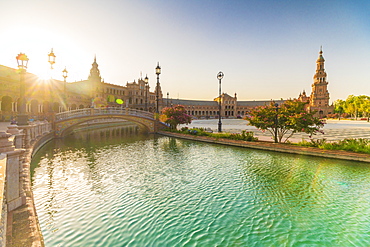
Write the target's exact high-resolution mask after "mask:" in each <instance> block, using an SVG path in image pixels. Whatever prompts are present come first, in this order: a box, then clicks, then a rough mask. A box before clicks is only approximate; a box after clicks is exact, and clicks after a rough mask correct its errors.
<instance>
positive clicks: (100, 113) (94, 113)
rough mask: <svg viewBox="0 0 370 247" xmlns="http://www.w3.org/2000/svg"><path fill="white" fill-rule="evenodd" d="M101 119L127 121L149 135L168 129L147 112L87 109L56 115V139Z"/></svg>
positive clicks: (126, 109) (122, 109)
mask: <svg viewBox="0 0 370 247" xmlns="http://www.w3.org/2000/svg"><path fill="white" fill-rule="evenodd" d="M99 119H101V120H104V119H117V120H119V119H122V120H127V121H130V122H134V123H136V124H138V125H139V126H141V127H144V128H145V129H146V130H147V131H148V132H149V133H154V132H156V131H157V130H159V129H162V128H164V127H166V125H165V124H164V123H162V122H159V121H156V120H155V118H154V115H153V113H151V112H147V111H141V110H136V109H130V108H102V109H95V108H85V109H78V110H73V111H67V112H61V113H58V114H55V119H54V124H55V125H54V130H55V137H62V136H63V135H65V134H66V133H67V132H68V131H69V130H71V129H73V128H75V127H76V126H78V125H80V124H83V123H86V122H90V121H92V120H99Z"/></svg>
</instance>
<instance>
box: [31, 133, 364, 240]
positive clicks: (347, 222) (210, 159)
mask: <svg viewBox="0 0 370 247" xmlns="http://www.w3.org/2000/svg"><path fill="white" fill-rule="evenodd" d="M33 166H37V167H36V168H35V169H34V173H33V191H34V197H35V204H36V208H37V214H38V216H39V221H40V225H41V228H42V232H43V235H44V238H45V244H46V246H370V166H369V165H364V164H361V163H354V162H343V161H338V160H329V159H319V158H312V157H306V156H298V155H287V154H280V153H274V152H265V151H256V150H251V149H242V148H233V147H227V146H217V145H210V144H205V143H200V142H191V141H184V140H180V139H173V138H168V137H158V136H143V135H136V134H135V133H134V134H132V135H126V136H122V135H120V134H118V135H116V136H115V137H114V135H113V136H112V134H110V136H108V137H102V135H88V136H82V135H81V136H80V135H77V136H70V137H68V138H66V139H64V140H58V141H57V142H50V143H48V144H47V145H46V146H44V147H43V148H42V149H41V150H40V151H39V152H38V153H37V155H36V156H35V157H34V159H33Z"/></svg>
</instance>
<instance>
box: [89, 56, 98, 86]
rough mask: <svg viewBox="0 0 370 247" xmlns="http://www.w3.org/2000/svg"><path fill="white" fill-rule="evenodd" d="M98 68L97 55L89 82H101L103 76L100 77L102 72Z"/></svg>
mask: <svg viewBox="0 0 370 247" xmlns="http://www.w3.org/2000/svg"><path fill="white" fill-rule="evenodd" d="M98 67H99V65H98V63H97V62H96V55H95V56H94V62H93V63H92V67H91V69H90V75H89V80H91V81H94V82H101V76H100V71H99V68H98Z"/></svg>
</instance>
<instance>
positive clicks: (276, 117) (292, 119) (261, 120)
mask: <svg viewBox="0 0 370 247" xmlns="http://www.w3.org/2000/svg"><path fill="white" fill-rule="evenodd" d="M305 104H306V103H305V102H300V101H298V100H287V101H285V102H284V103H283V104H281V105H280V106H279V107H278V109H276V107H275V104H274V102H271V103H270V104H269V105H266V106H260V107H256V108H254V109H252V110H251V111H249V115H248V116H247V117H246V118H245V119H246V120H248V121H249V125H251V126H255V127H256V128H258V129H260V130H262V131H266V130H267V131H269V132H270V133H271V135H272V137H273V139H275V136H276V139H275V140H277V141H278V142H279V143H281V142H282V141H283V138H285V140H284V142H286V141H287V140H288V139H289V138H290V137H291V136H292V135H293V134H294V133H297V132H304V133H307V134H310V135H313V134H316V133H317V132H322V131H321V130H320V128H321V127H323V126H324V123H323V122H322V121H321V120H320V119H319V118H317V117H314V116H313V115H314V114H315V112H307V111H306V110H305Z"/></svg>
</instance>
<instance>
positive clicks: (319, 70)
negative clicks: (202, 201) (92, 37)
mask: <svg viewBox="0 0 370 247" xmlns="http://www.w3.org/2000/svg"><path fill="white" fill-rule="evenodd" d="M322 53H323V52H322V49H320V52H319V58H318V59H317V61H316V64H317V67H316V73H315V75H314V77H313V79H314V82H313V84H312V93H311V95H310V96H307V95H306V92H305V91H303V92H302V93H301V94H300V95H299V97H298V100H300V101H303V102H307V110H314V111H317V116H319V117H325V116H327V115H328V114H331V113H332V112H333V106H331V105H329V99H330V98H329V92H328V89H327V86H328V81H327V79H326V78H327V74H326V72H325V69H324V62H325V59H324V57H323V56H322ZM24 83H25V89H26V90H25V99H24V102H25V104H26V107H25V111H26V114H27V115H28V117H29V118H30V119H45V118H47V119H50V118H51V116H52V115H53V114H55V113H58V112H62V111H71V110H76V109H82V108H90V107H95V108H101V107H129V108H134V109H138V110H146V111H149V112H153V113H154V112H156V95H157V92H158V108H159V111H160V110H161V109H162V108H163V107H166V106H173V105H183V106H184V107H185V109H186V110H187V112H188V114H189V115H191V116H193V117H194V118H217V117H218V114H219V105H218V104H219V102H221V116H222V117H223V118H237V117H244V116H245V115H246V114H247V112H248V110H249V109H251V108H253V107H256V106H263V105H266V104H269V103H270V102H271V101H272V100H253V101H238V99H237V94H236V93H235V94H234V96H230V95H229V94H227V93H222V94H221V95H220V96H219V97H216V98H214V99H213V100H209V101H202V100H185V99H169V98H167V99H166V98H163V93H162V89H161V86H160V84H159V83H158V84H157V86H156V87H155V89H154V91H152V92H151V91H150V87H149V84H148V78H147V77H146V78H144V79H143V78H139V79H138V80H137V81H136V80H134V81H133V82H127V84H126V85H125V86H120V85H115V84H111V83H107V82H105V81H104V80H103V79H102V77H101V74H100V70H99V66H98V64H97V62H96V57H95V58H94V62H93V63H92V67H91V69H90V73H89V75H88V78H87V79H86V80H82V81H76V82H67V81H66V77H65V79H64V81H60V80H55V79H49V80H40V79H39V78H38V77H37V76H36V75H34V74H31V73H28V72H26V73H25V76H24ZM20 87H21V86H20V74H19V70H17V69H13V68H9V67H6V66H2V65H0V121H9V120H11V119H13V118H15V117H16V115H17V114H18V112H19V110H20V106H19V102H20ZM274 102H275V103H278V104H281V103H283V102H284V100H274Z"/></svg>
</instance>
